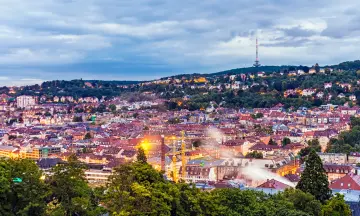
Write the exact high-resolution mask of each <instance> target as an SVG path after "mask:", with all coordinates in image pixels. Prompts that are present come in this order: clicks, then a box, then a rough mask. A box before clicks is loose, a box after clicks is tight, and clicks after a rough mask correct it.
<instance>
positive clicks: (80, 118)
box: [73, 116, 83, 122]
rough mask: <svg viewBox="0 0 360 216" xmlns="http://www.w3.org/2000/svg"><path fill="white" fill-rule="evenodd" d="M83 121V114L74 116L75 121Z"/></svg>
mask: <svg viewBox="0 0 360 216" xmlns="http://www.w3.org/2000/svg"><path fill="white" fill-rule="evenodd" d="M82 121H83V119H82V117H81V116H74V117H73V122H82Z"/></svg>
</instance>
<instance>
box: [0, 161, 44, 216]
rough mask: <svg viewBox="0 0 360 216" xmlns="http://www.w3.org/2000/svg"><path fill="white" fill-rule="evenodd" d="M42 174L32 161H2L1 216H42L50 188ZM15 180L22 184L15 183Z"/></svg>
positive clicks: (0, 170) (0, 176)
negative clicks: (17, 179) (42, 178)
mask: <svg viewBox="0 0 360 216" xmlns="http://www.w3.org/2000/svg"><path fill="white" fill-rule="evenodd" d="M41 176H42V172H41V171H40V170H39V168H38V167H37V165H36V164H35V163H34V161H31V160H27V159H24V160H6V161H5V160H0V183H1V184H0V198H1V199H0V214H1V215H33V216H36V215H42V214H43V213H44V212H45V207H46V202H45V200H46V196H47V195H48V192H49V190H48V188H47V187H46V185H45V183H44V182H43V181H42V180H40V177H41ZM14 178H19V179H21V182H15V181H13V179H14Z"/></svg>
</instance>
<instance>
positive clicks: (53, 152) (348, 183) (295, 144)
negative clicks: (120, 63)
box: [0, 96, 360, 199]
mask: <svg viewBox="0 0 360 216" xmlns="http://www.w3.org/2000/svg"><path fill="white" fill-rule="evenodd" d="M40 100H41V99H40ZM60 100H61V98H60ZM65 100H69V98H65ZM53 102H54V101H53ZM53 102H51V103H50V102H45V103H38V100H37V99H36V98H34V97H31V96H19V97H17V98H16V100H15V101H13V102H11V103H5V104H3V105H2V108H1V109H0V113H1V117H0V157H9V158H28V159H32V160H34V161H36V162H37V163H38V165H39V167H41V168H42V169H44V170H45V171H46V172H50V171H49V169H50V168H51V167H52V166H55V165H56V164H58V163H62V162H64V161H65V162H66V160H67V157H68V156H69V155H70V154H76V155H77V156H78V158H79V160H81V161H82V162H84V163H86V164H87V165H88V167H89V169H88V170H87V171H86V172H85V174H86V178H87V180H88V181H89V183H91V184H104V183H105V182H106V181H107V179H108V177H109V176H110V175H111V172H112V169H113V168H114V167H116V166H118V165H121V164H123V163H126V162H129V161H133V160H135V159H136V153H137V149H138V148H139V147H140V146H141V147H143V148H144V150H145V152H146V154H147V157H148V162H149V163H150V164H151V165H153V167H154V168H156V169H158V170H163V171H164V172H165V177H166V178H168V179H170V180H175V179H176V180H179V179H182V180H184V181H186V182H194V183H196V185H197V186H198V187H200V188H203V189H205V188H206V189H211V188H218V187H239V188H250V189H253V190H262V191H269V190H270V191H272V192H276V191H281V190H284V189H285V188H288V187H294V186H295V185H296V183H297V182H298V181H299V179H300V176H301V173H302V171H303V170H304V166H303V165H302V164H301V162H300V159H299V157H298V153H299V152H300V151H301V150H302V149H303V148H305V147H307V146H308V144H307V143H308V141H310V140H314V139H317V140H318V141H319V144H320V146H321V152H319V153H318V154H319V156H320V157H321V159H322V160H323V163H324V169H325V170H326V172H327V175H328V180H329V182H330V188H331V189H332V190H333V191H334V192H341V193H344V194H345V195H346V197H348V198H349V197H353V195H354V194H356V193H358V194H360V177H359V176H360V175H358V167H357V164H359V163H360V153H356V152H354V153H351V154H350V155H346V154H333V153H326V152H325V150H326V148H327V144H328V142H329V140H330V139H331V138H337V136H338V135H339V134H340V133H341V132H343V131H347V130H349V129H350V118H351V117H352V116H360V107H357V106H354V107H349V106H335V105H331V104H328V105H325V106H322V107H319V108H312V109H308V108H305V107H301V108H299V109H298V110H294V111H289V110H286V109H284V106H283V105H282V104H278V105H276V106H274V107H272V108H256V109H244V108H242V109H228V108H222V107H217V108H215V107H214V106H212V107H209V109H210V108H211V111H210V110H209V112H206V111H189V110H178V111H161V110H160V109H153V107H157V106H158V105H159V104H161V103H163V102H164V101H162V100H153V101H141V102H129V101H123V100H120V99H119V98H114V99H112V100H109V101H100V100H99V101H93V100H84V102H83V103H81V104H76V105H75V106H74V105H73V106H70V105H69V104H61V103H53ZM101 104H104V105H105V107H106V110H105V111H104V112H101V113H91V112H89V110H90V109H89V107H91V106H94V107H96V106H100V105H101ZM112 104H113V105H115V107H116V110H117V112H111V111H110V109H109V108H108V107H109V105H112ZM19 108H21V109H19ZM23 108H25V109H23ZM79 110H81V112H79ZM95 115H96V118H93V116H95ZM75 119H76V121H75ZM79 119H81V120H79ZM173 119H176V121H173ZM284 138H286V139H288V140H290V142H289V143H286V144H284V142H283V140H284ZM253 155H260V156H258V157H255V156H253ZM349 199H350V198H349Z"/></svg>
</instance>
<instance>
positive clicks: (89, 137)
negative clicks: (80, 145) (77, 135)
mask: <svg viewBox="0 0 360 216" xmlns="http://www.w3.org/2000/svg"><path fill="white" fill-rule="evenodd" d="M91 138H92V136H91V134H90V132H87V133H86V134H85V136H84V140H88V139H91Z"/></svg>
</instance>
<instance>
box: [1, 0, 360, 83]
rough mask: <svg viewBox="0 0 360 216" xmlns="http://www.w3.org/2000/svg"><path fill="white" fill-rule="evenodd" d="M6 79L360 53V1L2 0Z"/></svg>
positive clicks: (132, 73)
mask: <svg viewBox="0 0 360 216" xmlns="http://www.w3.org/2000/svg"><path fill="white" fill-rule="evenodd" d="M0 3H1V5H2V7H0V41H1V43H0V85H26V84H34V83H40V82H42V81H44V80H54V79H67V80H69V79H79V78H83V79H104V80H147V79H154V78H160V77H163V76H168V75H174V74H179V73H211V72H217V71H221V70H226V69H231V68H236V67H244V66H250V65H251V64H252V63H253V61H254V58H255V57H254V52H255V50H254V47H255V38H256V36H257V37H258V38H259V41H260V61H261V63H262V64H266V65H278V64H286V65H288V64H295V65H299V64H302V65H312V64H314V63H316V62H319V64H320V65H326V64H335V63H339V62H342V61H346V60H355V59H358V58H359V57H358V53H359V51H360V48H359V46H357V44H359V41H360V31H359V30H360V25H358V21H360V13H359V11H358V8H360V1H358V0H342V1H341V3H339V1H338V0H326V1H325V0H311V1H310V0H292V1H288V0H204V1H198V0H182V1H175V0H152V1H150V0H34V1H29V0H0Z"/></svg>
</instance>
